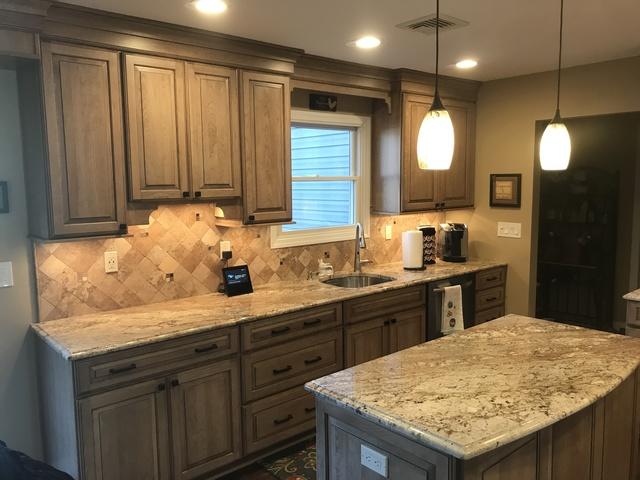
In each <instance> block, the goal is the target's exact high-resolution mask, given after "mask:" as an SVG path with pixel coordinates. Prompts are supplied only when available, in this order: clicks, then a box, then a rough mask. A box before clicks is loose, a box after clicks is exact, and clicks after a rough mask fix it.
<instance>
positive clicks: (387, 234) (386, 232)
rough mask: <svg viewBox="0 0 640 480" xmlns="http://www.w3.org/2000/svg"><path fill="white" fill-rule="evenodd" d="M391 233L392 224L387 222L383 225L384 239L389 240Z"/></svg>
mask: <svg viewBox="0 0 640 480" xmlns="http://www.w3.org/2000/svg"><path fill="white" fill-rule="evenodd" d="M392 235H393V225H391V224H388V225H385V226H384V239H385V240H391V236H392Z"/></svg>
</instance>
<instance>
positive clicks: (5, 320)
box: [0, 69, 42, 457]
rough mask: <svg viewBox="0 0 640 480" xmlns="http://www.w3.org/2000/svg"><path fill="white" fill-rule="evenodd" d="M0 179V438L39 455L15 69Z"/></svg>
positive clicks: (0, 125)
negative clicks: (0, 270) (1, 202)
mask: <svg viewBox="0 0 640 480" xmlns="http://www.w3.org/2000/svg"><path fill="white" fill-rule="evenodd" d="M0 105H1V106H2V107H0V180H6V181H7V182H8V184H9V205H10V208H11V211H10V213H8V214H0V261H10V262H13V275H14V282H15V286H14V287H12V288H2V289H0V367H1V368H0V440H4V441H5V442H6V443H7V444H8V445H9V446H11V447H12V448H15V449H19V450H22V451H25V452H26V453H28V454H30V455H32V456H35V457H40V456H41V448H42V446H41V444H40V426H39V415H38V401H37V382H36V367H35V352H34V342H33V340H34V336H33V334H32V332H30V331H29V324H30V323H31V322H33V321H34V318H35V306H34V292H35V285H34V267H33V261H32V258H33V254H32V247H31V242H30V241H29V240H28V239H27V199H26V193H25V187H24V172H23V168H22V146H21V141H20V127H19V124H20V117H19V114H18V90H17V82H16V74H15V72H13V71H10V70H2V69H0Z"/></svg>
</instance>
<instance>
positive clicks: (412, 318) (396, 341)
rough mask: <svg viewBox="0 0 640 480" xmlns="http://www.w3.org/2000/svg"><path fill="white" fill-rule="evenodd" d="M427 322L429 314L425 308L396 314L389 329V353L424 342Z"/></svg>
mask: <svg viewBox="0 0 640 480" xmlns="http://www.w3.org/2000/svg"><path fill="white" fill-rule="evenodd" d="M426 323H427V316H426V311H425V309H424V308H420V309H416V310H409V311H407V312H402V313H398V314H396V315H394V316H393V318H392V320H391V325H390V331H389V345H390V346H389V353H394V352H399V351H400V350H404V349H406V348H409V347H413V346H414V345H419V344H421V343H424V342H425V341H426Z"/></svg>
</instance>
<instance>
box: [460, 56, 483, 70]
mask: <svg viewBox="0 0 640 480" xmlns="http://www.w3.org/2000/svg"><path fill="white" fill-rule="evenodd" d="M476 65H478V62H476V61H475V60H472V59H470V58H465V59H464V60H460V61H459V62H458V63H456V67H458V68H463V69H467V68H473V67H475V66H476Z"/></svg>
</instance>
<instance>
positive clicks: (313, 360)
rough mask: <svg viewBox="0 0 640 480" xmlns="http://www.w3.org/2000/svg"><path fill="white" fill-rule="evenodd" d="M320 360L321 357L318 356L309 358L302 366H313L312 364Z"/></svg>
mask: <svg viewBox="0 0 640 480" xmlns="http://www.w3.org/2000/svg"><path fill="white" fill-rule="evenodd" d="M320 360H322V357H321V356H320V355H318V356H317V357H314V358H309V359H307V360H305V361H304V364H305V365H313V364H314V363H318V362H319V361H320Z"/></svg>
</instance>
